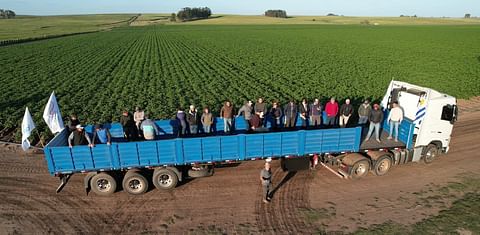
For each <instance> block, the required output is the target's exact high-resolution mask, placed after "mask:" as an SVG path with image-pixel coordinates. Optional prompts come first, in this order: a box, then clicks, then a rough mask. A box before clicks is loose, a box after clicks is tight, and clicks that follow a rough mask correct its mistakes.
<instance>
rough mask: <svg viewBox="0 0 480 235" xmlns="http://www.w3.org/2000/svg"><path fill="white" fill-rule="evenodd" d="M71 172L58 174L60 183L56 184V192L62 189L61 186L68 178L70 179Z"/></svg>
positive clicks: (63, 185)
mask: <svg viewBox="0 0 480 235" xmlns="http://www.w3.org/2000/svg"><path fill="white" fill-rule="evenodd" d="M70 176H72V175H71V174H68V175H62V176H60V185H58V187H57V190H56V192H57V193H59V192H60V191H62V189H63V187H65V185H66V184H67V183H68V180H69V179H70Z"/></svg>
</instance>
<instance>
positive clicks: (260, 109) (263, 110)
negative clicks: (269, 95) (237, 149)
mask: <svg viewBox="0 0 480 235" xmlns="http://www.w3.org/2000/svg"><path fill="white" fill-rule="evenodd" d="M253 111H254V112H255V114H257V115H258V117H260V125H261V126H263V124H264V119H265V116H266V115H267V104H265V103H264V102H263V98H258V100H257V102H256V103H255V106H254V108H253Z"/></svg>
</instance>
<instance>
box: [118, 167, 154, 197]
mask: <svg viewBox="0 0 480 235" xmlns="http://www.w3.org/2000/svg"><path fill="white" fill-rule="evenodd" d="M122 186H123V190H125V191H126V192H127V193H129V194H133V195H139V194H143V193H145V192H147V190H148V180H147V179H146V178H145V177H144V176H143V175H141V174H140V173H138V172H129V173H127V174H125V177H124V178H123V182H122Z"/></svg>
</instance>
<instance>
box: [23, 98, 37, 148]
mask: <svg viewBox="0 0 480 235" xmlns="http://www.w3.org/2000/svg"><path fill="white" fill-rule="evenodd" d="M33 129H35V123H33V119H32V115H30V112H29V111H28V107H27V108H26V109H25V115H23V121H22V149H23V151H27V150H28V148H30V141H29V140H28V137H30V135H31V134H32V130H33Z"/></svg>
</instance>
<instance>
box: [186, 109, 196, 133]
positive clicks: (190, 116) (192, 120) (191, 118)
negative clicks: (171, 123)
mask: <svg viewBox="0 0 480 235" xmlns="http://www.w3.org/2000/svg"><path fill="white" fill-rule="evenodd" d="M187 122H188V126H189V127H190V134H191V135H196V134H197V133H198V112H197V109H196V108H195V105H193V104H192V105H190V109H189V110H188V113H187Z"/></svg>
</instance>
